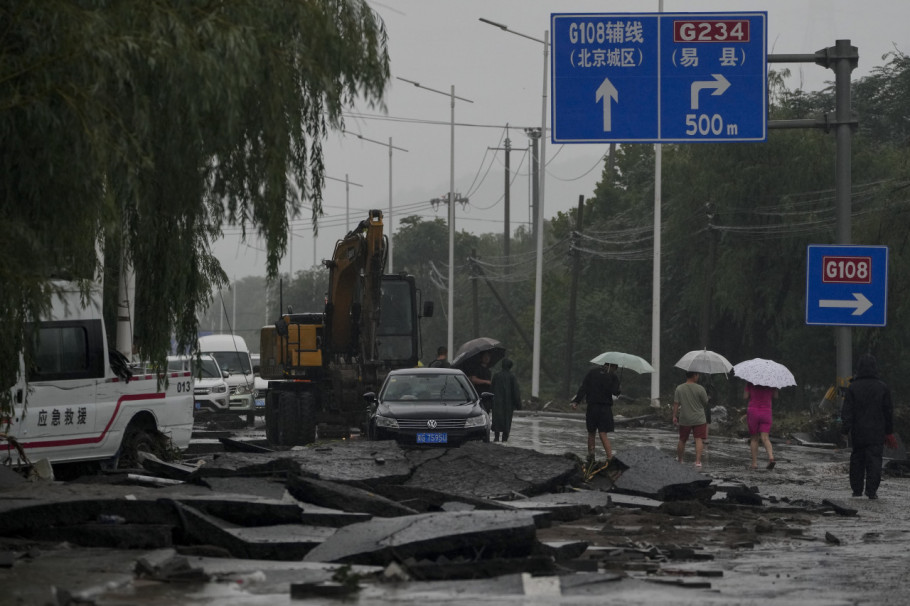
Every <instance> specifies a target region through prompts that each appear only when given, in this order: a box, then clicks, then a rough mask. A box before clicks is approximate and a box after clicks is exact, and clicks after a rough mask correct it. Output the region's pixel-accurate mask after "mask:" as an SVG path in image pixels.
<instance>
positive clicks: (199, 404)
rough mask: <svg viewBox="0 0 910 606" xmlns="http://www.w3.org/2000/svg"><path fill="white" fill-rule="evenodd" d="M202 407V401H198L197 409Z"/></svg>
mask: <svg viewBox="0 0 910 606" xmlns="http://www.w3.org/2000/svg"><path fill="white" fill-rule="evenodd" d="M200 408H202V402H196V410H199V409H200Z"/></svg>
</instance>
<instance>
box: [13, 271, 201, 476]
mask: <svg viewBox="0 0 910 606" xmlns="http://www.w3.org/2000/svg"><path fill="white" fill-rule="evenodd" d="M58 285H60V284H59V283H58ZM63 288H64V290H62V291H61V292H60V293H59V294H58V295H55V296H54V299H53V304H52V309H51V313H50V316H49V317H48V318H46V319H44V320H43V321H41V322H40V323H38V324H35V325H34V326H32V335H31V338H30V339H29V343H31V344H33V347H34V348H35V349H34V350H33V357H34V368H31V369H29V370H28V371H26V368H25V362H24V357H23V356H20V362H19V364H20V372H19V377H18V379H17V382H16V384H15V385H14V386H13V387H12V390H11V391H12V394H11V395H12V400H13V406H14V411H13V414H12V418H10V419H8V421H9V424H10V425H9V428H8V431H7V435H8V436H10V438H12V440H13V441H15V442H16V443H18V445H19V446H20V447H21V448H22V450H23V452H24V453H25V455H26V456H27V457H28V459H29V461H30V462H32V463H34V462H36V461H39V460H41V459H48V460H49V461H50V462H51V463H64V462H77V461H101V462H103V463H105V464H106V465H109V466H116V465H117V464H118V463H119V464H120V466H130V465H133V464H134V463H135V458H136V453H137V452H138V451H140V450H145V451H148V452H162V451H163V450H165V449H176V450H182V449H185V448H186V447H187V446H188V445H189V440H190V435H191V434H192V430H193V377H192V375H191V373H190V372H189V371H186V372H174V373H169V376H168V381H167V386H166V387H165V385H163V384H159V380H158V376H157V375H156V374H154V373H146V372H145V371H137V369H131V368H130V367H129V365H128V364H127V361H126V359H125V358H124V357H123V356H122V355H120V354H119V353H118V352H116V351H114V352H109V350H108V344H107V337H106V333H105V328H104V321H103V319H102V313H101V303H100V301H101V289H100V288H95V289H94V290H93V291H92V292H91V293H90V296H89V300H88V304H87V305H86V306H84V307H83V304H82V297H81V295H80V293H79V292H78V291H77V290H76V289H75V286H73V285H68V286H67V285H64V286H63ZM4 421H6V420H4ZM4 450H5V451H6V453H4V452H3V451H4ZM4 454H6V455H8V456H9V458H10V459H11V462H12V463H13V464H14V465H22V464H25V463H26V461H23V460H21V457H20V456H19V453H18V451H17V449H16V448H14V447H13V445H12V444H11V443H10V441H8V440H7V441H4V440H2V439H0V458H2V459H6V457H5V456H3V455H4Z"/></svg>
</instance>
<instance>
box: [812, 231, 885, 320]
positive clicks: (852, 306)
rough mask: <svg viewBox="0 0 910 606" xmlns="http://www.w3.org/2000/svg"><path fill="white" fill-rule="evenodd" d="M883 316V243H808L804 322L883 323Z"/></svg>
mask: <svg viewBox="0 0 910 606" xmlns="http://www.w3.org/2000/svg"><path fill="white" fill-rule="evenodd" d="M887 317H888V247H887V246H819V245H814V244H813V245H810V246H809V249H808V253H807V255H806V324H821V325H826V326H885V324H886V322H887Z"/></svg>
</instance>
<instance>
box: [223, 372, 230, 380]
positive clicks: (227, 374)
mask: <svg viewBox="0 0 910 606" xmlns="http://www.w3.org/2000/svg"><path fill="white" fill-rule="evenodd" d="M230 376H231V373H229V372H228V371H226V370H222V371H221V378H222V379H227V378H229V377H230Z"/></svg>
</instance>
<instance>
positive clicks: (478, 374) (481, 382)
mask: <svg viewBox="0 0 910 606" xmlns="http://www.w3.org/2000/svg"><path fill="white" fill-rule="evenodd" d="M491 359H492V356H491V355H490V352H488V351H485V352H483V353H482V354H481V355H480V364H479V365H477V366H475V367H474V369H473V370H472V371H471V372H470V373H468V378H469V379H470V380H471V383H473V384H474V387H475V388H476V389H477V391H478V392H480V393H483V392H485V391H492V390H493V373H492V371H491V370H490V360H491Z"/></svg>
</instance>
